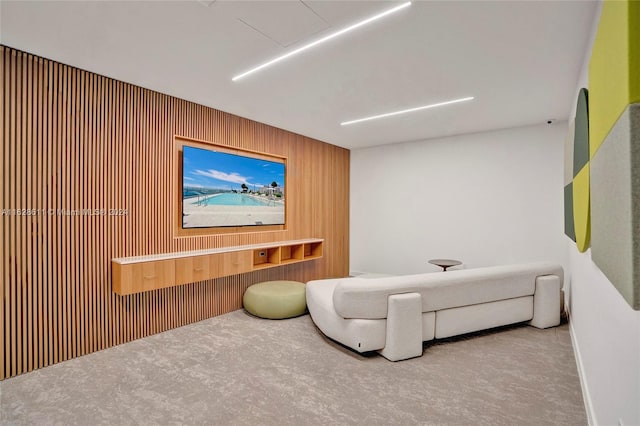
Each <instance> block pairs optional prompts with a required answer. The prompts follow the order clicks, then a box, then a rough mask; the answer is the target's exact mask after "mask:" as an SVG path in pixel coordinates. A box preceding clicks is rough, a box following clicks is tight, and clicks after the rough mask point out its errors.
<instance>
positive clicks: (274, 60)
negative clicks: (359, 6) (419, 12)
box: [231, 1, 411, 81]
mask: <svg viewBox="0 0 640 426" xmlns="http://www.w3.org/2000/svg"><path fill="white" fill-rule="evenodd" d="M410 4H411V2H410V1H408V2H406V3H402V4H401V5H399V6H396V7H394V8H391V9H389V10H387V11H385V12H382V13H379V14H377V15H375V16H372V17H371V18H367V19H365V20H364V21H360V22H358V23H356V24H353V25H351V26H350V27H347V28H344V29H342V30H340V31H336V32H335V33H332V34H329V35H328V36H326V37H323V38H321V39H320V40H316V41H314V42H311V43H309V44H307V45H305V46H302V47H300V48H298V49H296V50H292V51H291V52H289V53H286V54H284V55H282V56H278V57H277V58H275V59H272V60H270V61H268V62H265V63H264V64H262V65H258V66H257V67H255V68H252V69H250V70H249V71H245V72H243V73H242V74H238V75H236V76H235V77H233V78H232V79H231V80H232V81H238V80H240V79H241V78H243V77H246V76H248V75H249V74H253V73H254V72H256V71H259V70H261V69H263V68H266V67H268V66H270V65H273V64H275V63H277V62H280V61H282V60H284V59H287V58H290V57H291V56H293V55H297V54H298V53H301V52H304V51H305V50H307V49H311V48H312V47H314V46H317V45H319V44H320V43H324V42H325V41H329V40H331V39H332V38H336V37H338V36H341V35H342V34H345V33H348V32H349V31H351V30H355V29H356V28H360V27H362V26H364V25H367V24H369V23H371V22H373V21H377V20H378V19H380V18H383V17H385V16H387V15H390V14H392V13H394V12H397V11H399V10H400V9H404V8H405V7H407V6H409V5H410Z"/></svg>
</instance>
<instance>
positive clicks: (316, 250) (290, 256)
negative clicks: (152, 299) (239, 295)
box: [111, 238, 324, 296]
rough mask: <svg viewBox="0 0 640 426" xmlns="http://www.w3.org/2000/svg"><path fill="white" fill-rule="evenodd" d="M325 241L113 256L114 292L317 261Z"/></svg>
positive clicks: (125, 291)
mask: <svg viewBox="0 0 640 426" xmlns="http://www.w3.org/2000/svg"><path fill="white" fill-rule="evenodd" d="M323 243H324V240H322V239H315V238H313V239H306V240H295V241H278V242H274V243H265V244H251V245H246V246H233V247H224V248H216V249H208V250H197V251H183V252H174V253H164V254H158V255H150V256H136V257H121V258H117V259H111V265H112V268H113V270H112V272H113V291H114V292H116V293H117V294H119V295H121V296H125V295H128V294H135V293H141V292H143V291H149V290H157V289H160V288H165V287H172V286H176V285H183V284H188V283H193V282H197V281H204V280H209V279H212V278H220V277H226V276H229V275H236V274H244V273H247V272H252V271H256V270H258V269H263V268H273V267H276V266H282V265H288V264H290V263H296V262H304V261H307V260H313V259H317V258H320V257H322V245H323Z"/></svg>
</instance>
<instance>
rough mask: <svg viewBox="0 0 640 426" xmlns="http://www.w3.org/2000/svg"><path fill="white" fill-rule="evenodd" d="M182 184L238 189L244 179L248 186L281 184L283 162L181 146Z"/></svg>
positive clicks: (282, 184)
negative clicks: (274, 182)
mask: <svg viewBox="0 0 640 426" xmlns="http://www.w3.org/2000/svg"><path fill="white" fill-rule="evenodd" d="M182 154H183V177H184V182H183V185H184V186H191V187H204V188H220V189H240V188H241V185H242V184H243V183H246V184H247V186H249V188H250V189H253V188H254V186H255V187H256V188H259V187H262V186H264V185H269V186H270V185H271V182H273V181H276V182H277V183H278V185H280V186H284V164H282V163H277V162H273V161H266V160H260V159H257V158H251V157H243V156H240V155H234V154H227V153H225V152H216V151H210V150H208V149H200V148H193V147H190V146H184V147H183V153H182Z"/></svg>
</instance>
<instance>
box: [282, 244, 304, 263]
mask: <svg viewBox="0 0 640 426" xmlns="http://www.w3.org/2000/svg"><path fill="white" fill-rule="evenodd" d="M302 259H304V244H294V245H290V246H282V247H280V263H293V262H300V261H301V260H302Z"/></svg>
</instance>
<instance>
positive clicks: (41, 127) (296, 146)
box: [0, 46, 349, 379]
mask: <svg viewBox="0 0 640 426" xmlns="http://www.w3.org/2000/svg"><path fill="white" fill-rule="evenodd" d="M0 61H1V62H2V63H1V66H0V82H1V83H0V102H1V104H0V105H1V108H0V114H1V117H2V120H1V121H0V126H1V127H0V134H2V139H3V144H2V148H1V151H0V156H1V159H0V164H2V171H1V172H0V187H1V188H2V195H1V197H2V198H1V200H2V206H1V208H2V209H32V210H35V211H31V212H30V213H32V214H33V213H35V215H33V216H18V215H14V214H10V213H9V214H6V213H7V212H5V214H3V215H2V217H1V221H2V222H1V226H0V241H2V243H0V244H1V246H0V247H1V250H2V252H1V255H0V259H1V262H0V293H1V294H2V303H0V339H1V340H0V345H1V346H2V351H0V352H1V354H2V355H1V356H2V358H0V379H3V378H7V377H11V376H15V375H17V374H20V373H24V372H27V371H31V370H33V369H37V368H40V367H44V366H47V365H51V364H55V363H57V362H60V361H64V360H67V359H70V358H74V357H77V356H80V355H83V354H87V353H90V352H93V351H97V350H100V349H104V348H108V347H110V346H114V345H118V344H120V343H124V342H128V341H131V340H133V339H137V338H140V337H144V336H148V335H150V334H154V333H158V332H161V331H164V330H167V329H171V328H174V327H179V326H181V325H184V324H188V323H191V322H195V321H199V320H202V319H205V318H209V317H212V316H215V315H220V314H222V313H225V312H229V311H232V310H235V309H239V308H241V306H242V294H243V292H244V290H245V289H246V288H247V287H248V286H249V285H251V284H253V283H255V282H258V281H264V280H269V279H292V280H298V281H307V280H310V279H316V278H321V277H328V276H345V275H347V274H348V264H349V246H348V244H349V243H348V237H349V210H348V206H349V193H348V191H349V151H348V150H345V149H342V148H339V147H336V146H333V145H329V144H326V143H322V142H319V141H316V140H313V139H310V138H306V137H303V136H300V135H297V134H293V133H290V132H287V131H284V130H280V129H276V128H273V127H270V126H267V125H264V124H260V123H257V122H254V121H251V120H247V119H243V118H241V117H237V116H233V115H231V114H227V113H224V112H221V111H217V110H215V109H212V108H207V107H203V106H200V105H196V104H194V103H191V102H187V101H184V100H181V99H176V98H173V97H171V96H167V95H163V94H160V93H157V92H153V91H150V90H146V89H142V88H140V87H136V86H133V85H130V84H126V83H123V82H119V81H116V80H113V79H110V78H106V77H102V76H99V75H96V74H93V73H90V72H86V71H82V70H79V69H76V68H73V67H70V66H66V65H63V64H59V63H56V62H54V61H50V60H47V59H43V58H40V57H37V56H33V55H30V54H26V53H23V52H20V51H17V50H14V49H11V48H8V47H4V46H0ZM176 135H180V136H184V137H188V138H193V139H199V140H204V141H211V142H215V143H219V144H226V145H228V146H230V147H237V148H243V149H249V150H254V151H260V152H265V153H271V154H274V155H279V156H283V157H287V159H288V162H287V165H288V170H287V179H288V186H289V187H288V188H287V191H288V193H287V195H288V197H289V205H288V209H290V211H289V214H288V217H287V230H286V231H276V232H264V233H260V232H258V233H245V234H233V235H213V236H204V237H203V236H199V237H184V238H174V236H173V235H172V212H171V205H172V204H171V196H172V192H171V191H172V188H173V187H174V182H173V181H172V179H174V176H173V175H172V167H171V161H172V154H173V151H172V148H173V141H174V137H175V136H176ZM59 209H64V210H66V211H73V210H83V209H88V210H96V209H97V210H101V209H105V210H106V214H105V215H102V214H97V215H87V214H80V215H76V216H65V215H62V214H59V212H58V210H59ZM110 209H126V210H127V211H128V214H126V215H123V216H111V215H109V210H110ZM26 213H29V212H26ZM85 213H86V212H85ZM98 213H100V212H98ZM309 237H318V238H324V239H325V242H324V244H325V245H324V257H323V258H322V259H318V260H314V261H311V262H303V263H299V264H292V265H288V266H282V267H279V268H272V269H265V270H262V271H258V272H252V273H250V274H243V275H236V276H231V277H227V278H221V279H215V280H209V281H204V282H199V283H194V284H188V285H185V286H180V287H172V288H167V289H163V290H157V291H151V292H146V293H140V294H136V295H132V296H125V297H121V296H118V295H117V294H115V293H114V292H113V291H112V288H111V259H112V258H116V257H125V256H137V255H146V254H154V253H166V252H173V251H182V250H196V249H204V248H214V247H224V246H230V245H243V244H254V243H264V242H271V241H281V240H294V239H300V238H309Z"/></svg>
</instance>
